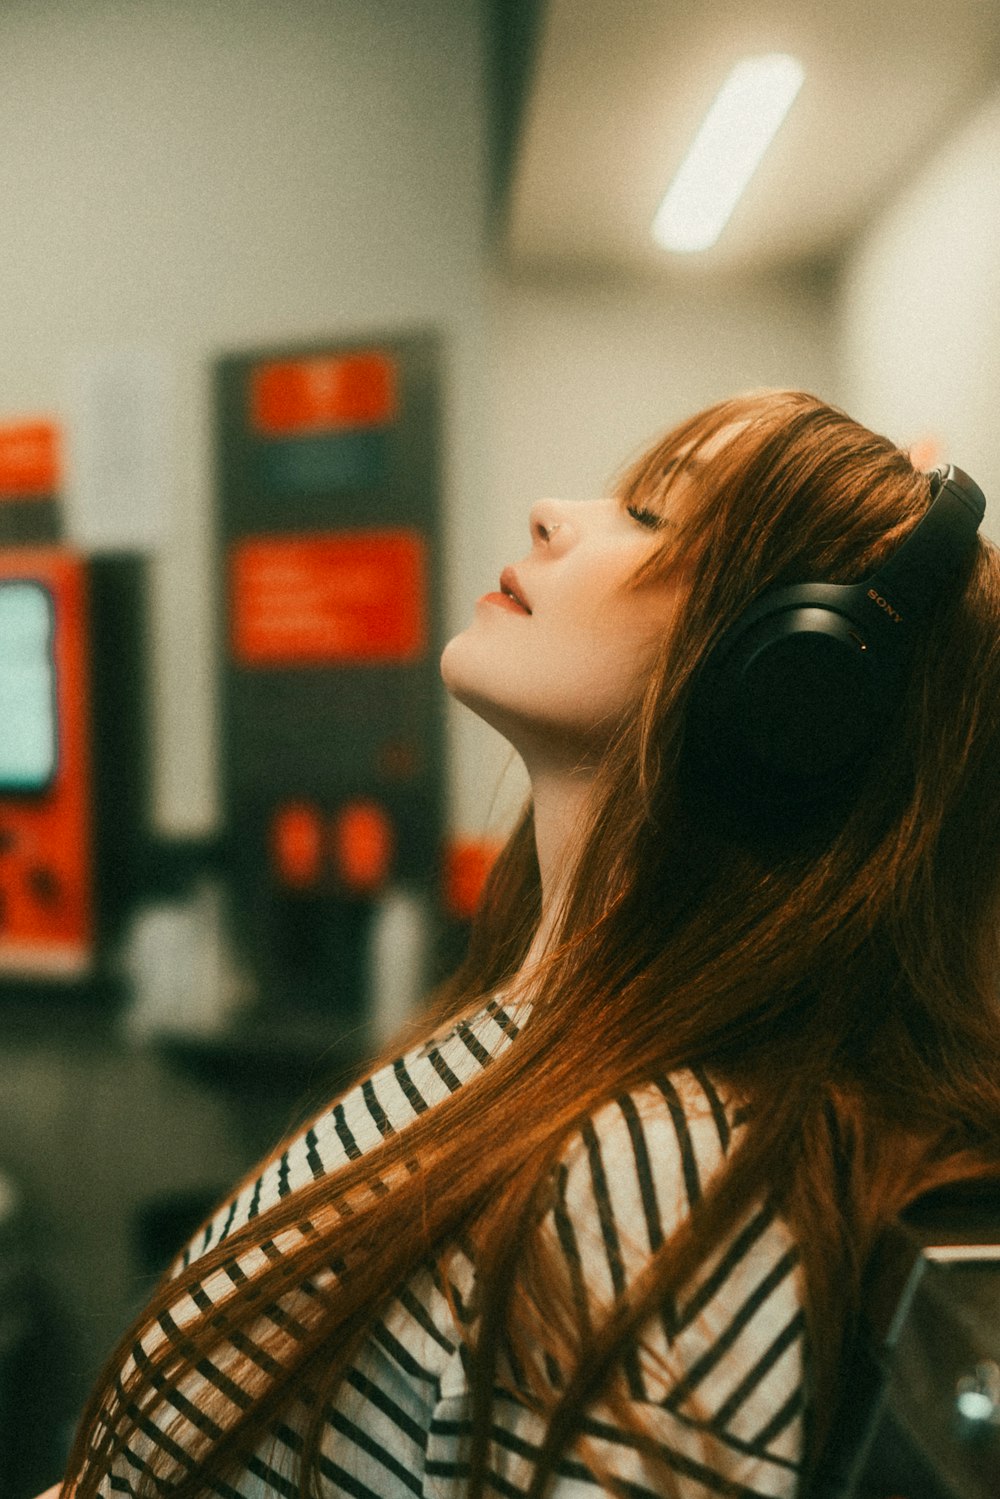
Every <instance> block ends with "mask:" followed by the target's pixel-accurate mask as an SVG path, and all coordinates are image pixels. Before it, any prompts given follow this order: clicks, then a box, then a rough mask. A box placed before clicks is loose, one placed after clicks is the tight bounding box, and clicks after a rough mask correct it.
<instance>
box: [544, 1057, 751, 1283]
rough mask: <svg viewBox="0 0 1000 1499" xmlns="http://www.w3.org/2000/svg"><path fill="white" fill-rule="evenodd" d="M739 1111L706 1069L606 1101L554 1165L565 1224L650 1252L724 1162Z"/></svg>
mask: <svg viewBox="0 0 1000 1499" xmlns="http://www.w3.org/2000/svg"><path fill="white" fill-rule="evenodd" d="M740 1119H741V1116H740V1110H739V1105H738V1103H737V1102H735V1101H734V1100H732V1099H730V1098H729V1097H727V1096H726V1095H725V1094H724V1093H723V1091H722V1090H721V1089H720V1088H719V1087H718V1085H717V1084H716V1083H715V1082H713V1080H712V1079H711V1078H710V1077H709V1076H708V1075H707V1074H706V1073H704V1072H702V1071H701V1070H700V1069H697V1070H684V1071H680V1072H674V1073H671V1074H669V1075H666V1074H665V1075H663V1076H660V1077H657V1078H654V1079H652V1080H651V1081H650V1082H649V1083H647V1084H645V1085H643V1086H642V1087H638V1088H634V1089H632V1090H630V1091H629V1092H627V1093H623V1094H620V1095H618V1096H617V1097H615V1098H613V1099H611V1100H609V1101H608V1102H607V1103H605V1104H603V1105H601V1107H600V1108H599V1109H597V1110H596V1111H595V1112H594V1113H593V1114H591V1115H590V1116H589V1117H588V1118H587V1119H586V1120H585V1121H584V1122H583V1124H582V1125H581V1126H580V1127H579V1128H578V1129H577V1130H576V1131H575V1132H574V1134H573V1135H572V1136H571V1137H570V1139H569V1141H568V1143H567V1145H566V1148H565V1150H564V1152H563V1155H562V1158H561V1161H560V1163H559V1166H558V1168H557V1173H556V1202H557V1213H558V1212H559V1210H560V1209H561V1212H562V1215H563V1219H564V1227H569V1228H573V1229H575V1231H576V1232H577V1234H584V1235H586V1237H587V1238H588V1239H591V1240H594V1241H595V1242H599V1243H600V1244H601V1246H602V1248H603V1250H604V1252H605V1254H606V1255H607V1254H610V1255H612V1257H614V1255H615V1254H616V1253H617V1254H618V1255H619V1256H621V1255H624V1254H626V1252H627V1253H628V1255H629V1257H630V1258H632V1259H636V1258H639V1259H642V1260H644V1259H647V1258H648V1257H649V1255H650V1254H652V1253H655V1251H656V1250H657V1249H659V1247H660V1246H661V1245H662V1244H663V1243H664V1242H665V1241H666V1240H667V1239H668V1238H669V1237H670V1236H671V1234H672V1233H673V1232H674V1231H675V1230H676V1229H677V1228H678V1227H679V1226H680V1224H681V1223H682V1222H683V1220H684V1219H685V1218H686V1217H687V1215H688V1214H689V1213H690V1211H691V1209H692V1208H693V1207H694V1205H695V1204H696V1203H697V1202H698V1200H699V1199H700V1198H701V1196H702V1195H703V1193H704V1191H705V1188H706V1186H707V1184H708V1183H709V1181H710V1180H711V1179H712V1178H713V1177H714V1176H715V1175H716V1174H717V1173H718V1172H719V1171H720V1170H721V1169H722V1168H723V1166H724V1164H725V1161H726V1157H727V1155H728V1154H729V1151H730V1149H731V1147H732V1144H733V1142H734V1139H735V1138H736V1137H737V1135H738V1132H739V1129H740V1127H741V1123H740Z"/></svg>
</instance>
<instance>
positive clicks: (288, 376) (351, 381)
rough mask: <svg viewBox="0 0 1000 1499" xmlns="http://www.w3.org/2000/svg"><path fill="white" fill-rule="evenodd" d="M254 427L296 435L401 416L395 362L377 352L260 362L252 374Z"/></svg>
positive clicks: (265, 432)
mask: <svg viewBox="0 0 1000 1499" xmlns="http://www.w3.org/2000/svg"><path fill="white" fill-rule="evenodd" d="M250 415H251V422H252V425H253V427H254V428H255V429H256V430H257V431H258V432H260V433H261V434H262V435H263V436H265V437H296V436H304V435H306V434H307V433H311V434H316V433H320V432H339V431H344V430H350V429H351V428H357V427H384V426H387V425H388V424H389V423H390V422H392V421H395V419H396V363H395V360H393V359H390V358H389V356H388V355H387V354H381V353H379V352H378V351H376V350H371V351H368V352H365V353H355V354H324V355H321V356H319V357H317V358H312V359H294V360H277V361H274V362H272V363H269V364H261V365H258V366H257V368H256V369H255V370H254V371H253V373H252V375H251V378H250Z"/></svg>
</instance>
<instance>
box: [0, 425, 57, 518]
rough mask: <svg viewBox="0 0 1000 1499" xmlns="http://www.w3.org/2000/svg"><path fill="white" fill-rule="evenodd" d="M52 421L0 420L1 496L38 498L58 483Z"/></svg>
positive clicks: (55, 438)
mask: <svg viewBox="0 0 1000 1499" xmlns="http://www.w3.org/2000/svg"><path fill="white" fill-rule="evenodd" d="M60 478H61V474H60V462H59V428H58V427H57V426H56V424H55V422H49V421H25V422H4V423H0V500H30V499H40V498H43V497H45V496H48V495H53V494H55V492H56V490H57V489H58V488H59V483H60Z"/></svg>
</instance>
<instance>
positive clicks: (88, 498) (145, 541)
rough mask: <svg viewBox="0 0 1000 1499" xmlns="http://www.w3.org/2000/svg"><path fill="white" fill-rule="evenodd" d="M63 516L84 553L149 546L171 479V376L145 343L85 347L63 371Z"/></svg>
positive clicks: (160, 524) (162, 524)
mask: <svg viewBox="0 0 1000 1499" xmlns="http://www.w3.org/2000/svg"><path fill="white" fill-rule="evenodd" d="M66 385H67V398H66V447H67V469H66V489H65V516H66V530H67V536H68V539H69V540H70V541H71V542H72V543H73V544H74V545H75V546H78V547H79V548H81V549H82V550H84V551H87V552H95V551H152V550H155V549H156V548H157V547H158V546H159V544H160V542H161V541H162V539H163V536H164V533H165V530H166V521H167V509H168V503H169V496H170V490H171V482H172V452H171V431H172V397H173V381H172V373H171V369H170V365H169V362H168V360H167V358H166V356H165V355H164V354H163V353H162V352H160V351H159V350H157V349H153V348H137V347H136V348H107V349H92V350H88V351H86V352H85V353H81V354H77V355H75V356H74V357H73V358H72V360H71V361H70V364H69V367H68V370H67V381H66Z"/></svg>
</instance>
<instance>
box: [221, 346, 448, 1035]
mask: <svg viewBox="0 0 1000 1499" xmlns="http://www.w3.org/2000/svg"><path fill="white" fill-rule="evenodd" d="M439 358H440V351H439V347H438V343H437V340H436V338H435V337H434V336H433V335H431V334H414V335H407V336H403V337H372V338H362V339H357V340H336V341H331V342H330V343H329V344H323V345H320V346H318V347H317V346H312V347H309V348H301V347H293V348H281V349H272V350H266V351H260V352H256V353H250V354H241V355H238V356H234V357H231V358H227V359H224V360H222V361H221V362H220V364H219V367H218V371H217V393H218V432H219V506H218V519H219V549H220V567H221V570H222V577H223V590H222V591H223V597H224V619H223V623H222V642H221V652H220V658H221V662H222V682H221V701H222V716H223V725H222V745H223V765H222V784H223V795H224V812H225V829H226V844H227V851H228V857H227V868H228V870H229V873H230V877H231V897H232V901H231V908H232V917H233V928H234V933H233V934H234V937H235V940H236V944H237V949H238V952H239V954H240V956H241V959H242V961H243V962H245V963H247V964H248V965H249V967H250V969H251V971H252V973H253V975H254V978H255V981H256V988H257V991H258V995H259V1000H258V1003H259V1005H260V1006H261V1007H263V1008H265V1009H266V1010H267V1012H268V1015H269V1016H270V1018H271V1019H272V1021H274V1022H281V1021H282V1020H287V1021H288V1022H289V1023H290V1024H291V1023H294V1022H295V1021H296V1019H299V1018H301V1017H302V1016H303V1015H311V1016H313V1017H316V1018H318V1019H319V1018H322V1019H323V1021H324V1023H325V1022H329V1024H330V1025H331V1027H332V1028H340V1029H343V1028H344V1027H345V1026H347V1027H350V1026H352V1025H360V1024H363V1023H364V1020H365V1017H366V1015H367V1013H368V1011H369V1009H370V1006H371V1003H372V981H373V957H372V943H373V933H374V927H375V925H376V924H377V923H378V922H379V920H380V919H381V917H382V916H384V914H385V910H386V904H387V902H392V901H396V902H397V903H398V900H399V899H400V898H406V899H411V900H416V901H417V902H418V903H419V902H420V901H423V905H422V909H423V910H425V911H427V912H430V911H431V909H432V907H433V895H432V892H433V890H434V889H436V885H437V880H438V861H439V856H440V842H441V828H442V803H443V786H444V767H443V705H442V689H441V685H440V681H439V677H438V670H437V658H438V654H439V648H440V628H439V626H440V615H439V608H438V601H439V599H440V596H441V547H440V475H439ZM382 967H383V969H384V964H383V965H382ZM407 981H412V980H407Z"/></svg>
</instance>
